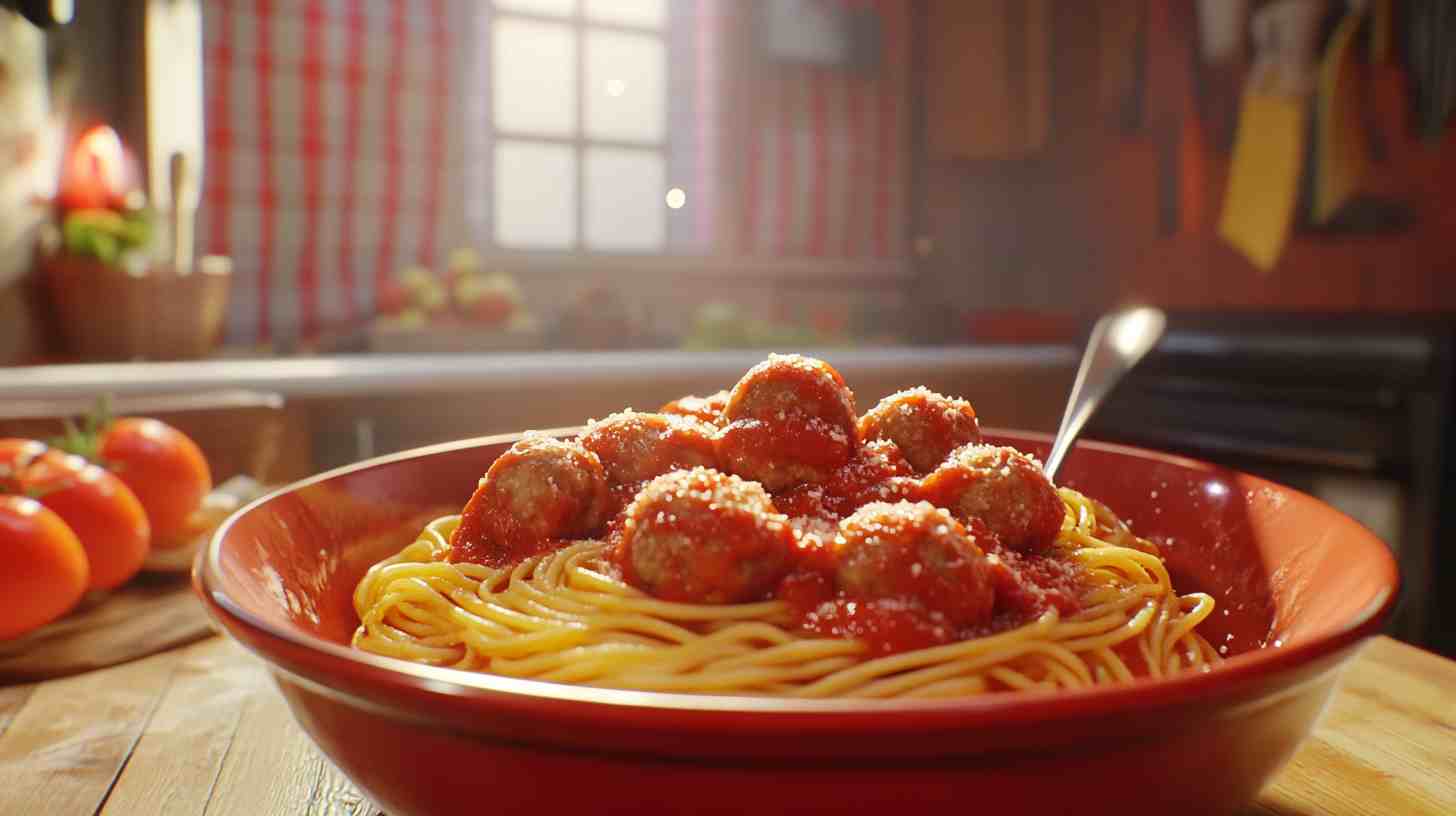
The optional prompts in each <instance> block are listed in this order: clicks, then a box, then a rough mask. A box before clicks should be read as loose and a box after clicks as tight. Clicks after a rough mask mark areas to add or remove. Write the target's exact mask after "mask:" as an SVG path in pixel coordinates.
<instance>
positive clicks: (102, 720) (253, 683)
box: [0, 637, 1456, 816]
mask: <svg viewBox="0 0 1456 816" xmlns="http://www.w3.org/2000/svg"><path fill="white" fill-rule="evenodd" d="M0 813H5V814H10V813H46V814H58V815H60V816H64V815H65V814H73V813H75V814H92V813H102V814H109V815H110V814H127V816H130V815H131V814H139V813H148V814H202V813H206V814H209V816H212V815H214V814H246V816H259V814H271V813H301V814H368V815H369V816H373V814H377V813H379V811H378V809H377V808H375V807H374V806H373V804H371V803H370V802H369V801H368V800H367V799H365V797H364V796H362V795H361V794H360V793H359V792H358V791H357V790H355V789H354V787H353V786H352V785H350V784H349V782H348V781H347V780H346V779H345V778H344V777H343V775H342V774H340V773H339V772H338V771H337V770H335V769H334V767H333V766H332V765H330V764H329V762H328V760H326V759H324V757H323V755H321V754H320V753H319V752H318V750H317V749H315V748H314V747H313V744H312V743H311V742H309V740H308V738H307V737H305V736H304V734H303V732H302V731H300V730H299V728H298V726H296V725H295V724H294V722H293V719H292V717H291V716H290V715H289V713H288V709H287V707H286V706H285V705H284V703H283V699H282V698H281V697H280V696H279V695H278V693H277V691H276V690H274V689H273V687H272V684H271V683H270V682H269V680H268V677H267V674H266V672H265V671H264V669H263V667H262V665H261V663H259V662H258V661H257V660H255V659H253V658H252V656H251V655H249V654H247V653H246V652H244V651H243V649H242V648H241V647H239V646H238V645H236V644H235V643H233V642H231V641H229V640H226V639H223V638H220V637H211V638H208V639H206V640H203V641H201V642H199V643H195V644H193V645H191V646H187V647H184V648H180V649H176V650H173V651H170V652H165V653H162V654H159V655H155V656H153V657H149V658H146V659H143V660H138V661H135V662H132V663H127V664H124V665H121V666H116V667H113V668H110V669H104V670H101V671H96V672H92V673H90V674H83V675H78V676H75V677H70V678H66V679H62V680H52V681H49V682H45V683H36V684H33V685H28V686H13V687H8V688H0ZM1452 813H1456V663H1453V662H1451V661H1448V660H1444V659H1442V658H1439V657H1436V656H1434V655H1431V654H1428V653H1426V652H1422V651H1420V650H1418V649H1414V648H1412V647H1410V646H1406V645H1404V644H1401V643H1398V642H1396V641H1394V640H1391V639H1389V638H1379V639H1376V640H1375V641H1374V642H1372V643H1371V645H1370V646H1369V647H1368V648H1367V649H1366V650H1365V651H1364V652H1363V653H1362V654H1361V655H1360V657H1359V658H1358V659H1357V660H1356V661H1355V662H1354V663H1353V664H1352V665H1351V666H1350V668H1349V670H1348V672H1347V673H1346V675H1345V677H1344V681H1343V684H1342V686H1341V688H1340V690H1339V692H1338V693H1337V695H1336V697H1335V700H1334V703H1333V705H1332V706H1331V709H1330V711H1329V713H1328V716H1327V717H1326V718H1325V720H1324V721H1323V723H1322V724H1321V725H1320V727H1319V728H1318V729H1317V730H1316V731H1315V734H1314V736H1313V737H1312V738H1311V739H1310V740H1309V741H1308V742H1306V743H1305V745H1304V746H1303V748H1302V749H1301V750H1300V751H1299V753H1298V754H1297V755H1296V756H1295V758H1294V760H1293V761H1292V762H1291V763H1290V764H1289V766H1288V767H1286V768H1285V769H1284V771H1283V772H1282V773H1281V774H1280V775H1279V776H1278V777H1277V778H1276V779H1275V780H1274V782H1273V784H1271V785H1270V786H1269V788H1268V789H1266V790H1265V791H1264V793H1263V794H1262V795H1261V796H1260V797H1259V800H1258V802H1256V803H1255V804H1253V805H1252V806H1250V807H1249V808H1248V809H1247V810H1245V812H1244V816H1255V814H1259V815H1261V816H1271V815H1272V816H1316V814H1318V815H1319V816H1354V815H1355V814H1401V815H1402V816H1421V815H1422V814H1432V815H1433V816H1434V814H1452Z"/></svg>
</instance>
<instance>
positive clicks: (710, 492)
mask: <svg viewBox="0 0 1456 816" xmlns="http://www.w3.org/2000/svg"><path fill="white" fill-rule="evenodd" d="M793 547H794V535H793V530H792V528H790V526H789V521H788V519H787V518H785V517H784V516H783V515H782V514H780V513H778V512H777V511H775V510H774V506H773V502H771V501H770V500H769V497H768V494H767V493H765V492H764V491H763V488H761V487H759V486H758V485H756V484H754V483H752V482H746V481H744V480H742V479H739V478H738V477H737V476H730V475H728V474H725V473H719V472H718V471H716V470H711V469H709V468H693V469H692V470H679V471H674V472H672V473H668V474H665V475H662V476H658V477H657V478H656V479H653V480H652V481H651V482H648V483H647V486H646V487H643V488H642V491H641V492H640V493H638V494H637V498H636V499H635V500H633V502H632V504H630V505H628V507H627V511H626V519H625V521H624V522H623V524H622V534H621V539H620V541H619V543H618V547H617V551H616V554H617V560H618V562H619V563H620V564H621V565H622V570H623V573H624V575H625V577H626V578H627V580H628V581H629V582H630V583H631V584H632V585H633V586H636V587H639V588H640V589H642V590H644V591H646V592H649V593H651V594H652V595H655V596H657V597H659V598H663V599H665V600H669V601H683V602H693V603H738V602H743V601H751V600H754V599H757V598H761V597H763V596H764V595H765V594H766V593H768V592H769V591H770V590H771V589H773V587H774V584H775V583H777V582H778V580H779V578H781V577H783V574H784V573H785V572H786V571H787V569H788V564H789V557H790V554H791V552H792V551H793Z"/></svg>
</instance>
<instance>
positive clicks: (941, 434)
mask: <svg viewBox="0 0 1456 816" xmlns="http://www.w3.org/2000/svg"><path fill="white" fill-rule="evenodd" d="M859 437H860V439H861V440H863V441H866V442H868V441H869V440H871V439H888V440H890V441H892V442H894V443H895V444H896V445H897V446H899V448H900V452H901V453H903V454H904V455H905V458H906V459H907V460H909V462H910V466H911V467H913V468H914V469H915V472H916V473H918V474H921V475H924V474H926V473H929V472H930V471H932V470H935V469H936V467H938V466H939V465H940V463H941V462H944V461H945V457H947V456H949V455H950V452H951V451H953V450H955V449H956V448H959V447H960V446H962V445H969V444H974V443H977V442H980V441H981V426H980V424H979V423H978V422H977V420H976V411H975V409H974V408H972V407H971V404H970V403H969V402H966V401H965V400H963V399H953V398H951V397H943V396H941V395H940V394H937V393H935V392H934V391H931V390H929V389H926V388H911V389H908V390H905V391H900V392H898V393H895V394H891V395H890V396H888V397H885V398H884V399H882V400H880V403H879V404H878V405H876V406H875V407H874V408H871V409H870V410H869V411H868V412H866V413H865V415H864V416H862V417H860V418H859Z"/></svg>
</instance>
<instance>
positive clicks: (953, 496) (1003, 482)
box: [921, 445, 1066, 552]
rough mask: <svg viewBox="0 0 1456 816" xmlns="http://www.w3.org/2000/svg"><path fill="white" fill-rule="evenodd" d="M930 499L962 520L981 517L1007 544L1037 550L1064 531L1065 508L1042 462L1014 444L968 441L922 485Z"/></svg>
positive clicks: (1024, 549)
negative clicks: (986, 443)
mask: <svg viewBox="0 0 1456 816" xmlns="http://www.w3.org/2000/svg"><path fill="white" fill-rule="evenodd" d="M921 495H922V497H924V498H925V499H926V500H927V501H930V502H932V503H934V504H935V505H937V506H939V507H944V508H946V509H948V510H950V512H951V514H952V515H954V516H955V517H956V518H959V519H961V520H963V521H964V520H967V519H972V518H978V519H980V520H982V521H984V522H985V523H986V526H987V527H988V528H990V530H991V532H992V533H994V534H995V535H996V537H997V538H999V539H1000V540H1001V543H1002V544H1005V545H1006V546H1007V547H1010V548H1011V549H1013V550H1020V551H1022V552H1033V551H1036V550H1040V549H1044V548H1046V547H1047V546H1049V545H1050V544H1051V543H1052V541H1053V540H1054V539H1055V538H1056V537H1057V533H1059V532H1060V531H1061V529H1062V519H1063V517H1064V516H1065V515H1066V507H1065V505H1063V504H1062V500H1061V497H1060V496H1058V495H1057V489H1056V488H1055V487H1053V486H1052V482H1051V480H1050V479H1048V478H1047V477H1046V474H1045V473H1043V472H1042V469H1041V464H1040V463H1038V462H1037V461H1036V460H1035V459H1033V458H1031V457H1030V456H1027V455H1026V454H1024V453H1022V452H1021V451H1019V450H1017V449H1015V448H998V447H996V446H994V445H966V446H965V447H962V448H958V449H956V451H955V452H953V453H952V454H951V455H950V456H949V457H948V458H947V459H946V461H945V462H944V463H943V464H942V465H941V466H940V467H938V468H936V470H935V472H933V473H931V474H930V475H929V476H926V477H925V479H924V481H923V482H922V483H921Z"/></svg>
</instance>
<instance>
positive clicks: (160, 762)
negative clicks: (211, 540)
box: [102, 638, 273, 816]
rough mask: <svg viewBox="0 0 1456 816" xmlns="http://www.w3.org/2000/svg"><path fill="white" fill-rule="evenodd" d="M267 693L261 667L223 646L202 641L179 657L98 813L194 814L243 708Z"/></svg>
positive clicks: (217, 770)
mask: <svg viewBox="0 0 1456 816" xmlns="http://www.w3.org/2000/svg"><path fill="white" fill-rule="evenodd" d="M272 691H273V690H272V688H270V687H269V683H268V675H267V671H266V670H265V669H264V667H263V665H262V664H261V663H260V662H258V661H256V660H248V659H245V656H244V655H243V652H242V649H241V648H239V647H238V646H236V645H235V644H233V643H232V642H231V641H228V640H225V639H223V638H209V639H208V640H205V641H203V642H201V643H197V644H194V645H192V646H189V647H186V648H184V649H181V650H179V660H178V663H177V667H176V673H175V675H174V676H173V678H172V683H171V687H170V688H169V689H168V691H167V693H166V695H165V696H163V697H162V699H161V701H160V702H159V703H158V704H157V711H156V713H155V714H154V715H153V716H152V720H151V723H150V725H148V727H147V731H146V733H145V734H143V735H142V738H141V739H140V740H138V742H137V745H136V750H135V751H134V752H133V753H132V759H131V761H130V762H128V763H127V765H126V768H125V769H123V771H122V773H121V776H120V777H119V778H118V779H117V780H116V785H115V787H113V788H112V791H111V795H110V796H109V797H107V800H106V804H105V807H104V808H103V810H102V813H103V814H108V815H109V814H132V813H152V814H157V816H170V815H171V814H179V815H183V814H185V816H196V814H199V813H202V812H203V809H204V808H205V807H206V806H207V802H208V797H209V796H210V795H211V793H212V791H213V786H214V784H215V783H216V782H217V780H218V775H219V774H220V773H221V771H222V764H223V758H224V757H225V756H226V755H227V753H228V750H229V746H230V745H231V744H232V742H233V738H234V736H235V735H236V733H237V731H238V728H239V726H240V724H241V722H242V713H243V710H244V708H246V707H248V706H256V705H257V702H258V700H260V699H263V698H266V696H267V695H268V694H271V693H272Z"/></svg>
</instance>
